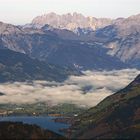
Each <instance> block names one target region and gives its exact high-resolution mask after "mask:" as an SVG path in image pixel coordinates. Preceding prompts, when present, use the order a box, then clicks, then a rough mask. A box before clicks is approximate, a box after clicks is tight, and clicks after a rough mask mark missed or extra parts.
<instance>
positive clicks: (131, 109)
mask: <svg viewBox="0 0 140 140" xmlns="http://www.w3.org/2000/svg"><path fill="white" fill-rule="evenodd" d="M139 101H140V75H139V76H138V77H137V78H136V79H135V80H134V81H133V82H132V83H130V84H129V85H128V86H127V87H126V88H124V89H123V90H121V91H119V92H117V93H116V94H114V95H111V96H109V97H107V98H106V99H104V100H103V101H102V102H101V103H99V104H98V105H97V106H96V107H93V108H91V109H89V110H88V111H86V112H84V113H83V114H81V115H80V116H79V117H77V118H75V119H76V120H75V123H74V124H73V125H72V127H71V129H70V130H71V131H70V132H72V134H73V136H72V137H74V138H80V139H95V138H99V139H103V138H106V139H108V138H109V139H110V138H140V102H139Z"/></svg>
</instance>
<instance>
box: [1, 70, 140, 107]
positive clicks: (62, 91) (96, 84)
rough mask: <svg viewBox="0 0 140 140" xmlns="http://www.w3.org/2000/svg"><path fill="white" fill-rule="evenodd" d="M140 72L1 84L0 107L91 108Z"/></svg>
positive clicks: (95, 73) (92, 72) (105, 72)
mask: <svg viewBox="0 0 140 140" xmlns="http://www.w3.org/2000/svg"><path fill="white" fill-rule="evenodd" d="M139 73H140V71H138V70H136V69H124V70H113V71H85V72H84V75H82V76H70V77H69V78H68V79H67V80H66V81H64V82H63V83H58V82H49V81H33V82H32V83H27V82H14V83H4V84H0V92H1V93H4V95H3V96H0V104H8V103H11V104H26V103H28V104H32V103H38V102H45V103H46V104H48V103H51V104H52V105H53V104H59V103H73V104H76V105H79V106H86V107H91V106H95V105H96V104H98V103H99V102H100V101H101V100H103V99H104V98H105V97H107V96H109V95H111V94H113V93H115V92H116V91H118V90H120V89H122V88H124V87H125V86H126V85H128V84H129V83H130V82H131V81H132V80H133V79H134V78H135V77H136V76H137V75H138V74H139Z"/></svg>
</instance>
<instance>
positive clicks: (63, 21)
mask: <svg viewBox="0 0 140 140" xmlns="http://www.w3.org/2000/svg"><path fill="white" fill-rule="evenodd" d="M111 23H112V20H111V19H106V18H100V19H97V18H94V17H85V16H83V15H82V14H79V13H76V12H75V13H73V14H70V13H68V14H64V15H58V14H56V13H48V14H45V15H42V16H38V17H36V18H34V19H33V21H32V24H37V25H41V26H44V25H45V24H49V25H51V26H53V27H55V28H61V29H68V30H74V29H76V28H78V27H80V28H87V27H91V28H92V29H93V30H95V29H97V28H101V27H105V26H107V25H110V24H111Z"/></svg>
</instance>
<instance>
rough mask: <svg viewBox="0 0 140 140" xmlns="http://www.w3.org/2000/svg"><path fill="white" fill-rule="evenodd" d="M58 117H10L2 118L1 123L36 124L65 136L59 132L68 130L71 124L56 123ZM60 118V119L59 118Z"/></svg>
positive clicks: (0, 118)
mask: <svg viewBox="0 0 140 140" xmlns="http://www.w3.org/2000/svg"><path fill="white" fill-rule="evenodd" d="M55 118H56V117H50V116H45V117H44V116H39V117H38V116H37V117H35V116H22V117H20V116H8V117H0V121H11V122H23V123H26V124H36V125H38V126H40V127H41V128H44V129H48V130H51V131H53V132H55V133H57V134H61V135H64V133H63V132H60V131H59V130H60V129H61V128H68V127H69V126H70V125H69V124H64V123H59V122H54V121H53V119H55ZM57 118H58V117H57Z"/></svg>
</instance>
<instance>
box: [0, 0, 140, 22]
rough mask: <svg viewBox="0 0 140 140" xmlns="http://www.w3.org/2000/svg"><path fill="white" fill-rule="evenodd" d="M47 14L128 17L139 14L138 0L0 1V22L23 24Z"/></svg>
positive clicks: (139, 3)
mask: <svg viewBox="0 0 140 140" xmlns="http://www.w3.org/2000/svg"><path fill="white" fill-rule="evenodd" d="M48 12H56V13H58V14H64V13H68V12H79V13H82V14H84V15H86V16H88V15H89V16H94V17H109V18H117V17H128V16H130V15H134V14H138V13H140V0H0V21H3V22H8V23H12V24H25V23H29V22H30V21H31V20H32V19H33V18H34V17H36V16H38V15H42V14H45V13H48Z"/></svg>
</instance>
